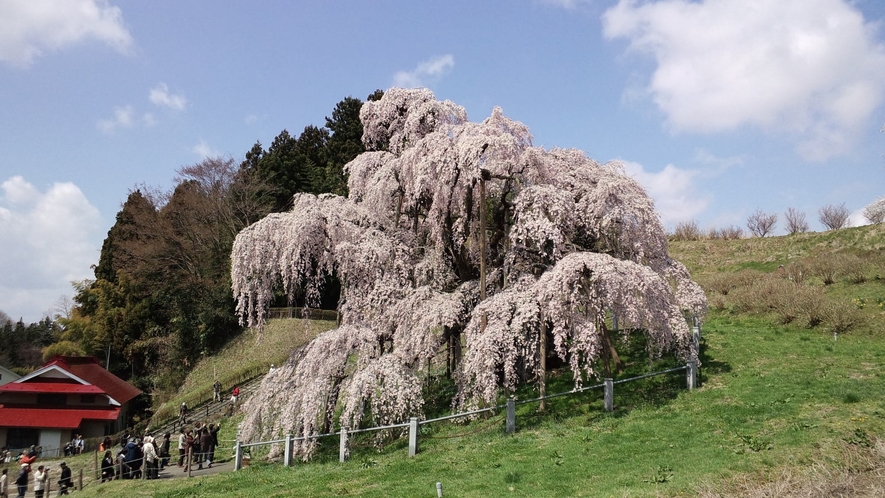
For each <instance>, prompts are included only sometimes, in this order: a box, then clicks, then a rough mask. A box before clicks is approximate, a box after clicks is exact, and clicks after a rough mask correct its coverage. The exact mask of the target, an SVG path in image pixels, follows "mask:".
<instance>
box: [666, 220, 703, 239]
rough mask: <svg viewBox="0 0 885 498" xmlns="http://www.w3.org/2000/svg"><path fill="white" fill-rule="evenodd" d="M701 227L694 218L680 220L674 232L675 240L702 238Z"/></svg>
mask: <svg viewBox="0 0 885 498" xmlns="http://www.w3.org/2000/svg"><path fill="white" fill-rule="evenodd" d="M700 238H701V229H700V228H698V223H697V222H696V221H694V220H690V221H680V222H679V223H677V224H676V230H675V231H674V232H673V239H674V240H700Z"/></svg>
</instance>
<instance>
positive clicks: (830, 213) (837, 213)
mask: <svg viewBox="0 0 885 498" xmlns="http://www.w3.org/2000/svg"><path fill="white" fill-rule="evenodd" d="M818 213H819V214H820V217H819V219H820V222H821V224H823V226H825V227H826V228H827V230H838V229H840V228H845V227H847V226H848V217H849V216H850V215H851V211H849V210H848V208H847V207H845V203H844V202H843V203H842V204H839V205H838V206H835V205H833V204H827V205H826V206H824V207H822V208H820V211H818Z"/></svg>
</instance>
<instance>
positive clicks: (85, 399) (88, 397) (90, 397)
mask: <svg viewBox="0 0 885 498" xmlns="http://www.w3.org/2000/svg"><path fill="white" fill-rule="evenodd" d="M80 404H83V405H94V404H95V395H94V394H81V395H80Z"/></svg>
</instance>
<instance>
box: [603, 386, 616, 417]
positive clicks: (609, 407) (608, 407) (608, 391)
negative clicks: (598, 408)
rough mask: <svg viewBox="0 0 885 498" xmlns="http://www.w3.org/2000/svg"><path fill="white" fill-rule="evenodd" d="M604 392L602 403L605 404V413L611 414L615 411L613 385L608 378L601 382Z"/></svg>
mask: <svg viewBox="0 0 885 498" xmlns="http://www.w3.org/2000/svg"><path fill="white" fill-rule="evenodd" d="M603 383H604V385H605V392H604V393H603V401H604V403H605V411H607V412H612V411H614V409H615V384H614V382H613V381H612V379H610V378H606V379H604V380H603Z"/></svg>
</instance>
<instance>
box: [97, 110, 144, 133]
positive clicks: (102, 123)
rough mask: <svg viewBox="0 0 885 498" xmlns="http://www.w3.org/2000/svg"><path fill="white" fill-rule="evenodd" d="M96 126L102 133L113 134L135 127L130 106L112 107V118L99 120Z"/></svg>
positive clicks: (133, 115)
mask: <svg viewBox="0 0 885 498" xmlns="http://www.w3.org/2000/svg"><path fill="white" fill-rule="evenodd" d="M96 126H97V127H98V129H99V130H101V131H102V132H104V133H113V132H115V131H117V130H119V129H122V128H132V127H133V126H135V111H133V109H132V106H131V105H127V106H125V107H114V117H113V118H110V119H102V120H99V121H98V123H97V124H96Z"/></svg>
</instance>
